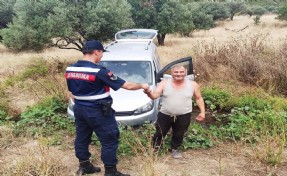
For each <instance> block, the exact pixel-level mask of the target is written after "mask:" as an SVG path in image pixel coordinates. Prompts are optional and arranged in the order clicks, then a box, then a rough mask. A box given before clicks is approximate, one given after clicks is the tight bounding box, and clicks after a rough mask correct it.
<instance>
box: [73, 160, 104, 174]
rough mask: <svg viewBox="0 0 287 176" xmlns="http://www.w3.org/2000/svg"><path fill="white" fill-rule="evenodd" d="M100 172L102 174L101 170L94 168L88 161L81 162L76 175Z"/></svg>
mask: <svg viewBox="0 0 287 176" xmlns="http://www.w3.org/2000/svg"><path fill="white" fill-rule="evenodd" d="M98 172H101V168H99V167H96V166H94V165H93V164H92V163H91V162H90V161H89V160H87V161H80V166H79V170H78V171H77V173H76V175H77V176H81V175H86V174H93V173H98Z"/></svg>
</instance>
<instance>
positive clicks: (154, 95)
mask: <svg viewBox="0 0 287 176" xmlns="http://www.w3.org/2000/svg"><path fill="white" fill-rule="evenodd" d="M165 84H166V80H163V81H161V82H160V83H158V85H157V87H156V89H155V91H152V90H150V89H148V90H145V91H144V92H145V93H146V94H147V96H148V97H149V98H150V99H152V100H154V99H157V98H159V97H160V95H161V94H162V91H163V88H164V86H165Z"/></svg>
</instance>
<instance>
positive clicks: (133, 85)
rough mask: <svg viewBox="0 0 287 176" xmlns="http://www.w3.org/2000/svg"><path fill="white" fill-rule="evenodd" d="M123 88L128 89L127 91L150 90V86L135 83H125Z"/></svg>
mask: <svg viewBox="0 0 287 176" xmlns="http://www.w3.org/2000/svg"><path fill="white" fill-rule="evenodd" d="M121 88H123V89H127V90H138V89H144V90H148V89H149V85H148V84H137V83H133V82H125V83H124V84H123V85H122V87H121Z"/></svg>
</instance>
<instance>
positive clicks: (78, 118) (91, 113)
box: [65, 40, 149, 176]
mask: <svg viewBox="0 0 287 176" xmlns="http://www.w3.org/2000/svg"><path fill="white" fill-rule="evenodd" d="M105 51H106V50H105V49H104V47H103V45H102V44H101V43H100V42H99V41H96V40H91V41H87V42H86V43H85V44H84V46H83V48H82V53H83V55H84V56H83V59H82V60H79V61H77V62H76V63H74V64H72V65H71V66H69V67H67V69H66V74H65V76H66V79H67V85H68V89H69V91H70V92H71V95H72V97H73V98H74V100H75V106H74V115H75V122H76V139H75V154H76V157H77V158H78V159H79V162H80V166H79V170H78V171H77V173H78V174H79V175H81V174H91V173H97V172H100V171H101V169H100V168H99V167H96V166H94V165H93V164H92V163H91V162H90V161H89V159H90V157H91V153H90V152H89V144H90V142H91V137H92V133H93V132H95V133H96V135H97V137H98V138H99V140H100V142H101V145H102V149H101V159H102V161H103V163H104V165H105V176H129V175H128V174H122V173H121V172H119V171H117V168H116V164H117V162H118V159H117V154H116V153H117V149H118V140H119V129H118V125H117V122H116V119H115V114H114V110H113V109H112V108H111V105H112V97H111V96H110V88H112V89H113V90H115V91H116V90H118V89H119V88H124V89H128V90H138V89H144V90H148V88H149V86H148V84H137V83H132V82H126V81H124V80H123V79H121V78H119V77H117V76H116V75H115V74H113V73H112V72H111V71H110V70H108V69H107V68H105V67H102V66H101V65H98V63H99V62H100V60H101V58H102V57H103V53H104V52H105Z"/></svg>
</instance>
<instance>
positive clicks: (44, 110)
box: [14, 97, 74, 136]
mask: <svg viewBox="0 0 287 176" xmlns="http://www.w3.org/2000/svg"><path fill="white" fill-rule="evenodd" d="M66 108H67V104H66V102H65V101H63V100H61V99H59V98H58V97H48V98H46V99H45V100H44V101H42V102H41V103H39V104H37V105H35V106H33V107H30V108H28V110H26V111H25V112H23V113H22V114H21V116H20V120H19V121H17V123H16V125H15V129H14V131H15V133H16V134H18V135H24V136H25V135H26V134H28V135H31V136H36V135H43V136H49V135H52V134H54V133H57V132H59V131H63V130H68V132H72V131H74V126H73V122H72V121H71V120H69V119H68V118H67V115H66Z"/></svg>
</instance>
